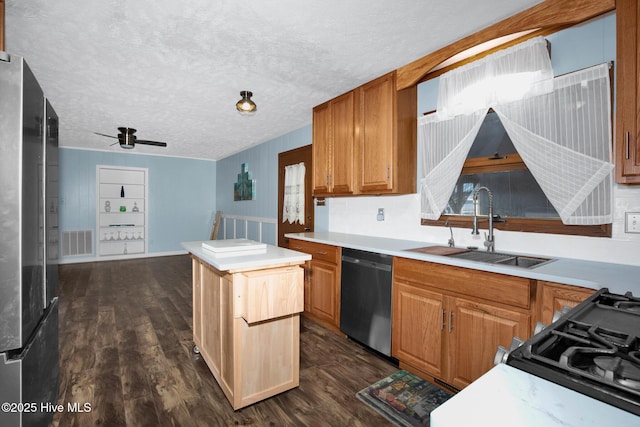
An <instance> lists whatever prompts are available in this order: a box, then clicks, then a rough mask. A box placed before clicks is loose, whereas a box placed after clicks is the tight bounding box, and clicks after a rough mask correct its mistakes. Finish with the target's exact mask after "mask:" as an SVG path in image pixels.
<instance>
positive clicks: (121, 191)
mask: <svg viewBox="0 0 640 427" xmlns="http://www.w3.org/2000/svg"><path fill="white" fill-rule="evenodd" d="M120 197H124V185H123V186H121V187H120Z"/></svg>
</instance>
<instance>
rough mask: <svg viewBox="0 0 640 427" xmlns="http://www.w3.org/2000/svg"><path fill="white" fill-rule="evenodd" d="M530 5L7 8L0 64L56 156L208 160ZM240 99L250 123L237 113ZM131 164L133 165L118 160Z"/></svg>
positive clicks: (399, 0) (97, 0)
mask: <svg viewBox="0 0 640 427" xmlns="http://www.w3.org/2000/svg"><path fill="white" fill-rule="evenodd" d="M540 1H541V0H483V1H477V0H449V1H442V0H439V1H435V0H386V1H371V0H349V1H345V0H323V1H320V0H316V1H301V0H254V1H212V0H185V1H177V0H111V1H104V0H60V1H51V0H6V18H5V19H6V30H5V35H6V40H5V48H6V50H7V52H9V53H11V54H16V55H20V56H24V57H25V58H26V60H27V62H28V63H29V65H30V67H31V68H32V69H33V71H34V73H35V75H36V77H37V78H38V80H39V81H40V84H41V86H42V88H43V90H44V92H45V94H46V95H47V96H48V97H49V99H50V100H51V103H52V104H53V106H54V108H55V109H56V111H57V113H58V115H59V116H60V145H61V146H63V147H78V148H87V149H97V150H108V151H119V152H122V149H121V148H120V147H119V146H118V145H117V144H116V145H113V146H110V144H112V143H113V142H114V141H115V140H112V139H109V138H105V137H102V136H98V135H95V134H93V132H99V133H105V134H113V135H116V134H117V127H118V126H125V127H133V128H136V129H138V132H137V136H138V138H139V139H151V140H159V141H166V142H167V143H168V147H167V148H160V147H150V146H143V145H136V147H135V149H134V150H133V152H138V153H153V154H160V155H168V156H183V157H193V158H202V159H213V160H218V159H222V158H224V157H227V156H229V155H231V154H233V153H236V152H239V151H242V150H244V149H246V148H248V147H251V146H254V145H257V144H260V143H262V142H265V141H268V140H270V139H273V138H275V137H278V136H280V135H283V134H285V133H287V132H290V131H292V130H294V129H298V128H300V127H303V126H305V125H307V124H309V123H311V109H312V108H313V107H314V106H315V105H318V104H320V103H322V102H324V101H326V100H328V99H331V98H333V97H334V96H336V95H339V94H341V93H343V92H346V91H348V90H350V89H352V88H354V87H356V86H359V85H360V84H362V83H365V82H367V81H369V80H372V79H373V78H375V77H378V76H380V75H382V74H384V73H386V72H388V71H391V70H393V69H396V68H399V67H401V66H403V65H406V64H408V63H409V62H412V61H413V60H415V59H418V58H420V57H422V56H425V55H426V54H428V53H430V52H432V51H434V50H436V49H438V48H440V47H443V46H445V45H447V44H449V43H451V42H453V41H455V40H458V39H460V38H462V37H464V36H466V35H469V34H472V33H474V32H476V31H477V30H479V29H481V28H483V27H486V26H487V25H490V24H492V23H495V22H498V21H500V20H502V19H504V18H506V17H508V16H511V15H513V14H514V13H517V12H519V11H522V10H524V9H527V8H528V7H531V6H533V5H534V4H536V3H539V2H540ZM241 90H250V91H252V92H253V93H254V97H253V99H254V101H255V102H256V104H257V105H258V112H257V114H256V115H254V116H252V117H245V116H241V115H240V114H238V113H237V112H236V110H235V103H236V101H237V100H238V99H239V98H240V91H241ZM128 152H132V151H128Z"/></svg>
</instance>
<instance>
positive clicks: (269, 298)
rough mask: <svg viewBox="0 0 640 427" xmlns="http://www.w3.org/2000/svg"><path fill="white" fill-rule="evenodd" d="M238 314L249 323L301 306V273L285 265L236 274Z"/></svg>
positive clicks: (301, 271)
mask: <svg viewBox="0 0 640 427" xmlns="http://www.w3.org/2000/svg"><path fill="white" fill-rule="evenodd" d="M237 277H238V280H239V281H240V283H241V286H240V287H239V290H240V292H241V293H240V296H239V299H240V301H241V303H240V307H241V310H240V315H241V316H242V317H243V318H244V320H246V321H247V323H249V324H251V323H254V322H260V321H263V320H269V319H275V318H277V317H282V316H287V315H291V314H295V313H300V312H302V311H303V310H304V273H303V270H302V268H301V267H298V266H296V267H286V268H277V269H271V270H262V271H250V272H246V273H241V274H238V276H237Z"/></svg>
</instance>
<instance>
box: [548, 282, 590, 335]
mask: <svg viewBox="0 0 640 427" xmlns="http://www.w3.org/2000/svg"><path fill="white" fill-rule="evenodd" d="M594 292H596V291H595V290H594V289H588V288H582V287H580V286H571V285H563V284H560V283H553V282H545V281H538V295H537V300H538V316H537V318H538V321H539V322H542V323H544V324H545V325H549V324H550V323H551V320H552V319H553V314H554V313H555V312H556V311H562V309H563V308H564V307H575V306H576V305H578V304H580V303H581V302H582V301H584V300H585V299H587V298H589V297H590V296H591V295H593V293H594Z"/></svg>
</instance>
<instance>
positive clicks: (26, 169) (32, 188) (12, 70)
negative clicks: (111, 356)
mask: <svg viewBox="0 0 640 427" xmlns="http://www.w3.org/2000/svg"><path fill="white" fill-rule="evenodd" d="M57 218H58V118H57V116H56V113H55V111H53V109H52V108H51V105H50V104H49V102H48V101H47V99H46V98H45V97H44V95H43V92H42V89H41V88H40V85H39V84H38V81H37V80H36V78H35V76H34V75H33V73H32V72H31V70H30V69H29V67H28V66H27V63H26V62H25V61H24V59H23V58H21V57H19V56H15V55H9V54H7V53H5V52H1V51H0V404H2V405H3V406H2V410H1V411H0V426H47V425H49V424H50V423H51V420H52V417H53V411H52V409H51V408H52V407H53V405H55V404H56V403H57V395H58V387H59V373H60V369H59V354H58V298H57V292H58V264H57V258H58V221H57Z"/></svg>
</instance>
